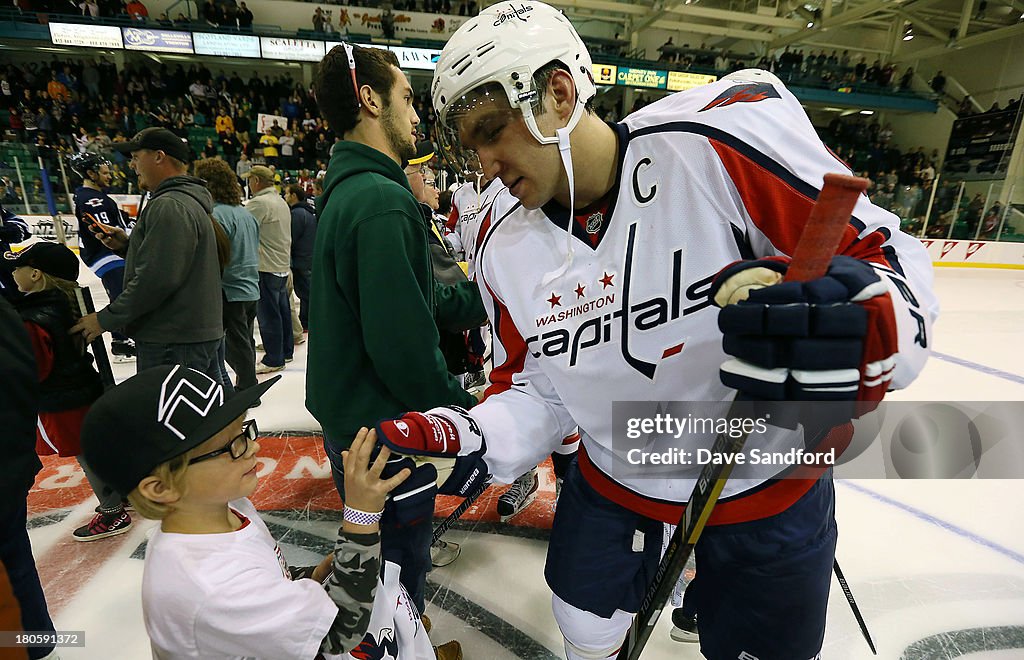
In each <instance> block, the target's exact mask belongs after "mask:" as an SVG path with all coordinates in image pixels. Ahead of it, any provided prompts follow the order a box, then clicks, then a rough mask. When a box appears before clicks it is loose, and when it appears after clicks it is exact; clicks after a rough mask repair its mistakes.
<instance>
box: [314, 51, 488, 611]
mask: <svg viewBox="0 0 1024 660" xmlns="http://www.w3.org/2000/svg"><path fill="white" fill-rule="evenodd" d="M313 91H314V94H315V96H316V99H317V104H318V105H319V107H320V112H321V114H322V115H323V117H324V118H325V119H326V120H327V121H328V122H329V123H330V125H331V126H332V127H333V128H334V129H335V131H337V132H338V133H339V134H340V135H342V136H343V137H344V139H343V140H342V141H341V142H339V143H338V144H337V146H336V147H335V149H334V152H333V154H332V156H331V162H330V165H329V166H328V169H327V176H326V179H325V181H324V192H323V195H322V196H320V198H319V199H317V201H316V208H317V210H318V215H319V224H318V227H317V236H316V243H315V245H314V249H313V277H312V290H311V297H310V321H309V322H310V331H309V362H308V366H307V369H306V407H307V408H308V409H309V411H310V412H311V413H312V414H313V416H314V417H316V419H317V420H318V421H319V422H320V424H321V426H322V427H323V430H324V447H325V449H326V451H327V455H328V457H329V458H330V460H331V465H332V468H333V469H332V472H333V473H334V479H335V485H336V486H337V488H338V492H339V493H340V494H341V495H342V497H343V498H344V483H343V481H342V474H343V473H342V471H341V466H342V464H341V452H342V451H343V450H344V449H346V448H347V447H348V444H349V442H350V440H351V438H353V437H355V432H356V431H358V430H359V428H360V427H362V426H368V425H370V424H373V423H375V422H377V421H378V420H380V419H384V418H387V417H394V416H397V415H400V414H402V413H403V412H404V411H406V410H428V409H430V408H431V407H432V406H439V405H458V406H463V407H466V408H468V407H470V406H472V405H473V404H475V403H476V398H475V397H474V396H473V395H471V394H469V393H468V392H466V391H465V390H463V389H462V387H461V384H460V382H459V380H458V379H456V378H455V377H454V376H452V375H451V374H449V373H448V370H447V368H446V367H445V361H444V357H443V356H442V355H441V351H440V350H439V348H438V342H439V335H438V328H442V329H446V330H467V329H469V328H472V327H478V326H480V325H481V324H482V323H484V322H485V321H486V318H487V317H486V312H485V310H484V309H483V304H482V302H481V300H480V293H479V290H478V289H477V288H476V284H475V283H471V282H462V283H460V284H458V285H454V286H443V285H440V284H438V283H437V282H435V280H434V277H433V274H432V272H431V260H430V250H429V248H428V246H427V227H426V225H425V224H424V222H423V218H422V216H421V215H420V210H419V205H418V202H417V201H416V198H415V197H413V194H412V191H411V190H410V188H409V182H408V179H407V178H406V176H405V172H404V171H403V170H402V163H403V162H404V161H406V160H408V159H409V158H411V157H412V156H414V155H415V154H416V127H417V125H419V118H418V117H417V116H416V111H415V110H414V109H413V90H412V87H411V86H410V85H409V81H408V80H407V79H406V77H405V75H404V74H403V73H402V71H401V69H399V66H398V59H397V58H396V57H395V54H394V53H392V52H390V51H386V50H380V49H377V48H361V47H358V46H351V45H349V44H343V45H341V46H336V47H335V48H334V49H333V50H332V51H331V52H330V53H328V54H327V56H326V57H325V58H324V59H323V61H322V62H321V64H320V67H319V70H318V71H317V75H316V79H315V80H314V82H313ZM409 482H413V483H415V479H414V478H410V479H409ZM423 485H426V484H423ZM424 492H425V493H426V494H428V495H429V501H427V502H423V503H422V505H423V506H421V509H420V510H421V512H422V514H421V515H418V516H417V517H415V518H413V519H410V516H408V515H406V516H403V521H402V522H403V523H404V524H401V523H399V522H397V521H390V522H389V520H388V514H387V513H386V514H385V519H384V521H383V522H382V539H381V541H382V549H383V555H384V558H385V559H389V560H391V561H394V562H395V563H397V564H399V565H400V566H401V567H402V584H403V585H405V587H406V589H407V590H408V591H409V594H410V595H411V596H412V599H413V601H414V602H415V603H416V605H417V607H419V608H420V611H422V610H423V586H424V583H425V580H426V571H427V570H428V568H429V566H430V554H429V547H430V536H431V524H430V523H431V518H432V512H433V494H434V493H435V492H436V490H434V489H432V488H427V489H425V491H424ZM408 499H409V500H411V499H416V498H413V497H410V498H408Z"/></svg>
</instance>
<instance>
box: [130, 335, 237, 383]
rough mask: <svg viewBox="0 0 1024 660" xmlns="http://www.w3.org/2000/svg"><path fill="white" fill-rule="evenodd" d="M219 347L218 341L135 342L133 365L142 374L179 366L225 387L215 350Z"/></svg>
mask: <svg viewBox="0 0 1024 660" xmlns="http://www.w3.org/2000/svg"><path fill="white" fill-rule="evenodd" d="M219 347H220V339H214V340H212V341H200V342H195V343H193V344H155V343H151V342H143V341H140V342H135V350H136V353H137V356H136V358H135V365H136V369H137V371H139V372H143V371H145V370H146V369H152V368H153V367H159V366H161V365H165V364H171V365H173V364H180V365H182V366H185V367H188V368H189V369H195V370H196V371H198V372H200V373H204V374H206V375H207V376H209V377H210V378H212V379H214V380H215V381H217V382H218V383H220V384H221V385H227V384H226V383H224V382H223V381H222V380H221V378H222V376H221V370H220V368H219V366H218V362H217V360H218V356H217V349H218V348H219Z"/></svg>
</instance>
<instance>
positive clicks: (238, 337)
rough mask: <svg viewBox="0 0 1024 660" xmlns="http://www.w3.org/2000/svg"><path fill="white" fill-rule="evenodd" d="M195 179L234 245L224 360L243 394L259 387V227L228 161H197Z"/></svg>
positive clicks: (226, 284)
mask: <svg viewBox="0 0 1024 660" xmlns="http://www.w3.org/2000/svg"><path fill="white" fill-rule="evenodd" d="M196 176H198V177H199V178H200V179H203V180H204V181H205V182H206V188H207V189H208V190H209V191H210V195H211V196H212V197H213V201H214V206H213V211H212V213H213V217H214V218H215V219H216V220H217V222H219V223H220V225H221V227H223V228H224V233H225V234H227V237H228V239H229V240H230V241H231V260H230V261H229V262H228V265H227V267H225V268H224V275H223V276H222V278H221V288H222V289H223V292H224V314H223V317H222V318H223V322H224V341H223V345H222V349H221V350H222V358H223V361H225V362H227V365H228V366H229V367H231V369H232V371H234V372H235V377H236V382H235V384H234V386H235V388H236V389H239V390H244V389H246V388H248V387H253V386H254V385H256V383H257V381H256V343H255V342H254V341H253V325H254V323H255V322H256V305H257V303H258V301H259V299H260V285H259V276H260V274H259V243H260V238H259V223H258V222H257V221H256V218H255V217H254V216H253V214H252V213H250V212H249V210H248V209H246V208H245V207H244V206H242V189H241V187H240V186H239V185H238V179H237V178H236V177H235V176H234V175H233V174H232V172H231V168H230V167H229V166H228V164H227V163H225V162H224V161H222V160H214V159H207V160H201V161H199V162H198V163H196ZM224 380H226V378H225V379H224ZM229 389H230V388H229Z"/></svg>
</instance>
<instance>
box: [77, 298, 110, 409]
mask: <svg viewBox="0 0 1024 660" xmlns="http://www.w3.org/2000/svg"><path fill="white" fill-rule="evenodd" d="M75 298H76V299H77V300H78V313H79V314H81V315H82V316H86V315H87V314H92V313H93V312H95V311H96V307H95V306H94V305H93V303H92V294H91V293H90V292H89V287H84V286H83V287H78V288H77V289H75ZM89 345H90V346H92V354H93V357H95V358H96V369H97V370H98V371H99V372H100V382H101V383H103V391H104V392H105V391H107V390H109V389H110V388H111V387H113V386H114V372H113V371H111V370H110V357H109V356H108V355H107V345H106V344H105V343H104V342H103V334H102V333H100V335H99V336H98V337H96V339H93V340H92V343H91V344H89Z"/></svg>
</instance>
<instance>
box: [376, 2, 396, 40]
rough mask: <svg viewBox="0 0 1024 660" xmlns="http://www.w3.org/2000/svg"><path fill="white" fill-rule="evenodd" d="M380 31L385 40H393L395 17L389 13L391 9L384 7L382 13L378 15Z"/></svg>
mask: <svg viewBox="0 0 1024 660" xmlns="http://www.w3.org/2000/svg"><path fill="white" fill-rule="evenodd" d="M380 29H381V31H383V32H384V38H385V39H394V38H395V15H394V14H393V13H392V12H391V7H386V8H385V9H384V13H382V14H381V15H380Z"/></svg>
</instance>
